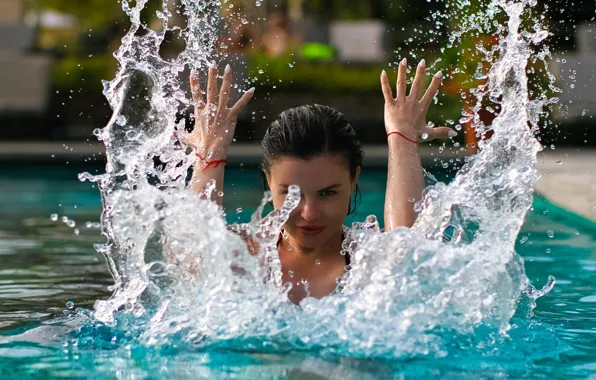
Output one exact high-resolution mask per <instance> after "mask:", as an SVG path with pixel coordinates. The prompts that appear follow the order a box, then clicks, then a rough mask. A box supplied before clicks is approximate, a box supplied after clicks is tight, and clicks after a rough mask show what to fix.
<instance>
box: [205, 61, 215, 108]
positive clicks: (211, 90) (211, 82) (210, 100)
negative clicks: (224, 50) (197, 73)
mask: <svg viewBox="0 0 596 380" xmlns="http://www.w3.org/2000/svg"><path fill="white" fill-rule="evenodd" d="M216 99H217V66H216V65H213V66H211V67H210V68H209V79H208V80H207V104H215V100H216Z"/></svg>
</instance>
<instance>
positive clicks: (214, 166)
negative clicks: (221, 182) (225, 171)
mask: <svg viewBox="0 0 596 380" xmlns="http://www.w3.org/2000/svg"><path fill="white" fill-rule="evenodd" d="M197 157H198V158H199V159H200V160H201V161H203V162H204V163H205V164H206V165H205V167H204V168H203V170H207V169H209V167H210V166H213V168H216V167H218V166H219V165H220V164H227V163H228V161H226V160H213V161H206V160H205V159H204V158H203V157H201V154H200V153H199V152H197Z"/></svg>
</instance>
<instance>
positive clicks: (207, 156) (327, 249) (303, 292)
mask: <svg viewBox="0 0 596 380" xmlns="http://www.w3.org/2000/svg"><path fill="white" fill-rule="evenodd" d="M406 70H407V62H406V60H405V59H404V60H403V61H402V63H401V64H400V65H399V70H398V76H397V96H396V97H393V93H392V90H391V86H390V84H389V79H388V77H387V74H386V73H385V72H384V71H383V73H382V74H381V86H382V91H383V95H384V98H385V107H384V116H385V129H386V132H387V138H388V144H389V157H388V167H389V171H388V180H387V192H386V199H385V210H384V211H385V212H384V214H385V215H384V222H385V230H386V231H391V230H393V229H395V228H397V227H400V226H406V227H410V226H412V224H413V223H414V221H415V220H416V213H415V212H414V210H413V205H414V202H413V201H412V200H414V201H417V200H419V199H420V197H421V194H422V190H423V188H424V178H423V170H422V166H421V162H420V154H419V149H418V141H420V140H421V137H422V136H423V135H424V136H425V137H426V139H427V140H430V139H433V138H447V137H453V136H455V135H456V133H455V132H454V131H452V130H451V129H449V128H446V127H442V128H434V129H433V128H430V127H428V126H427V123H426V112H427V110H428V107H429V106H430V103H431V101H432V99H433V97H434V95H435V94H436V92H437V90H438V87H439V85H440V82H441V74H440V72H439V73H437V75H435V76H434V77H433V79H432V82H431V84H430V86H429V87H428V89H427V90H426V91H422V90H423V89H424V83H423V80H424V76H425V72H426V67H425V64H424V61H421V62H420V64H419V65H418V68H417V72H416V77H415V78H414V82H413V84H412V87H411V90H410V93H409V95H407V96H406ZM231 82H232V74H231V69H230V67H229V65H228V66H226V69H225V72H224V75H223V83H222V85H221V90H220V92H219V96H218V92H217V69H216V68H215V67H212V68H210V69H209V79H208V85H207V91H206V101H205V100H204V99H203V93H202V91H201V89H200V86H199V78H198V75H196V74H195V73H193V74H192V75H191V87H192V91H193V99H194V101H195V102H196V106H195V128H194V130H193V132H192V133H190V134H188V135H186V136H185V138H184V142H185V143H186V144H187V145H188V146H189V147H190V148H192V149H194V150H195V151H196V154H197V158H198V159H197V163H196V165H195V169H194V172H193V177H192V180H191V183H190V185H189V187H190V188H191V189H192V190H193V191H196V192H198V193H204V189H205V187H206V186H207V184H209V183H212V182H213V181H215V191H210V192H209V194H210V195H209V196H210V197H211V199H212V200H213V201H215V202H217V203H218V204H220V205H221V204H222V195H221V194H222V192H221V190H222V189H223V179H224V167H225V163H226V161H225V158H226V154H227V149H228V147H229V145H230V144H231V142H232V138H233V135H234V130H235V126H236V118H237V115H238V113H239V112H240V110H242V108H244V106H246V104H247V103H248V101H249V100H250V98H251V97H252V96H253V94H254V89H250V90H249V91H247V92H246V93H245V94H244V96H243V97H242V98H241V99H240V100H238V102H237V103H236V104H235V105H234V106H233V107H231V108H228V106H227V104H228V100H229V94H230V89H231ZM215 104H217V107H209V106H207V105H215ZM215 108H216V110H215ZM214 110H215V111H214ZM262 146H263V148H264V151H265V156H264V161H263V164H262V167H261V169H262V171H263V176H264V178H265V179H266V182H267V185H268V187H269V189H270V190H271V192H272V196H273V207H274V208H275V209H278V208H279V207H281V205H282V203H283V202H284V200H285V198H286V195H287V192H288V187H289V186H291V185H297V186H299V188H300V192H301V199H300V202H299V204H298V206H297V207H296V208H294V209H293V210H292V212H291V213H290V216H289V218H288V220H287V221H286V223H285V225H284V226H283V231H280V239H279V241H278V247H277V251H278V254H279V259H280V261H281V267H282V281H283V283H291V284H292V287H291V289H290V292H289V293H288V296H289V298H290V301H292V302H293V303H296V304H297V303H299V302H300V301H301V300H302V299H304V298H305V297H308V296H310V297H315V298H322V297H325V296H327V295H330V294H332V293H334V292H335V291H336V289H337V287H338V280H339V279H340V278H341V277H342V276H343V275H344V274H345V273H346V271H347V270H349V265H348V264H349V257H346V255H345V254H342V244H347V243H346V242H344V240H345V239H346V236H345V234H344V228H345V227H344V226H343V223H344V220H345V218H346V216H347V215H349V213H351V212H353V211H354V210H355V202H352V201H353V200H354V198H355V197H356V195H358V192H359V189H358V178H359V175H360V171H361V167H362V159H363V156H364V152H363V150H362V144H361V143H360V141H359V140H358V139H357V138H356V135H355V131H354V129H353V127H352V126H351V125H350V124H349V123H348V122H347V121H346V119H345V118H344V116H343V115H342V114H341V113H340V112H338V111H336V110H334V109H332V108H330V107H326V106H321V105H309V106H302V107H296V108H292V109H289V110H286V111H284V112H283V113H282V114H281V115H280V116H279V117H278V118H277V119H276V120H275V121H274V122H273V123H272V124H271V126H270V127H269V128H268V130H267V132H266V134H265V137H264V138H263V141H262ZM353 203H354V207H352V206H353ZM247 244H248V246H249V248H251V249H250V250H251V252H253V253H254V252H255V251H258V247H256V245H255V242H254V241H250V240H247Z"/></svg>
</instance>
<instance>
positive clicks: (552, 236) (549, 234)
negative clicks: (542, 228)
mask: <svg viewBox="0 0 596 380" xmlns="http://www.w3.org/2000/svg"><path fill="white" fill-rule="evenodd" d="M546 234H547V235H548V237H549V238H554V237H555V231H553V230H548V231H546Z"/></svg>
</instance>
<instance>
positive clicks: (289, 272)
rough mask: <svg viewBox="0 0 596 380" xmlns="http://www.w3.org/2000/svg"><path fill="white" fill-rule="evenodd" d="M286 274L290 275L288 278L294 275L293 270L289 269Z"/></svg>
mask: <svg viewBox="0 0 596 380" xmlns="http://www.w3.org/2000/svg"><path fill="white" fill-rule="evenodd" d="M288 276H290V278H293V277H294V271H293V270H289V271H288Z"/></svg>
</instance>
